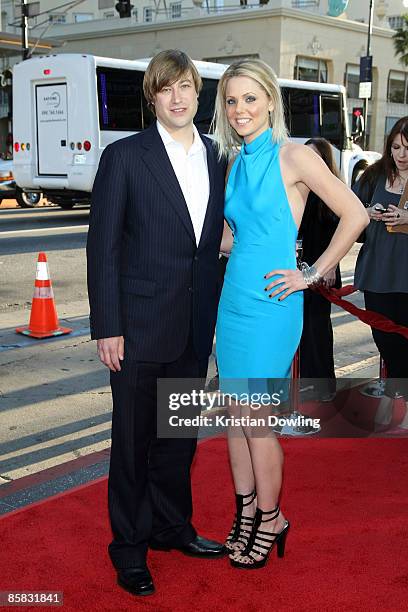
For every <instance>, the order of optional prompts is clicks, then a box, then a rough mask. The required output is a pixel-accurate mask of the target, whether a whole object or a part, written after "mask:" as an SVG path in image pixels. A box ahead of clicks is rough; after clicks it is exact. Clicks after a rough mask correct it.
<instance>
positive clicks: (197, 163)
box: [157, 121, 210, 245]
mask: <svg viewBox="0 0 408 612" xmlns="http://www.w3.org/2000/svg"><path fill="white" fill-rule="evenodd" d="M157 130H158V132H159V134H160V136H161V139H162V140H163V144H164V146H165V148H166V152H167V155H168V156H169V159H170V162H171V165H172V166H173V170H174V173H175V175H176V177H177V180H178V182H179V185H180V187H181V191H182V192H183V195H184V199H185V201H186V204H187V208H188V212H189V214H190V218H191V222H192V224H193V228H194V234H195V238H196V244H197V245H198V243H199V242H200V237H201V232H202V230H203V225H204V218H205V213H206V211H207V204H208V198H209V195H210V181H209V178H208V165H207V149H206V148H205V145H204V143H203V141H202V140H201V138H200V134H199V133H198V130H197V128H196V127H195V125H193V131H194V141H193V144H192V145H191V147H190V149H189V150H188V152H187V153H186V150H185V149H184V146H183V145H182V144H181V143H180V142H177V141H176V140H174V138H173V137H172V136H171V135H170V134H169V132H168V131H167V130H166V129H165V128H164V127H163V126H162V125H161V123H160V122H159V121H157Z"/></svg>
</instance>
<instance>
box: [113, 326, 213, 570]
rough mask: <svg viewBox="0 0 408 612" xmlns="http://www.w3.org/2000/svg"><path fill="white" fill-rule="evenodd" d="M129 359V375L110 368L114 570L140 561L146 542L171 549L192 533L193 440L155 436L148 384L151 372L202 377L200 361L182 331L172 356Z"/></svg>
mask: <svg viewBox="0 0 408 612" xmlns="http://www.w3.org/2000/svg"><path fill="white" fill-rule="evenodd" d="M125 350H126V344H125ZM134 365H135V367H134V369H133V371H134V375H133V374H132V376H129V375H128V374H127V375H124V373H123V371H121V372H111V388H112V398H113V415H112V448H111V460H110V469H109V481H108V501H109V515H110V520H111V527H112V532H113V538H114V539H113V541H112V542H111V544H110V545H109V555H110V557H111V560H112V563H113V565H114V566H115V567H116V568H125V567H137V566H142V565H144V564H145V562H146V554H147V548H148V544H149V542H154V543H155V544H159V545H160V544H161V545H165V546H175V547H177V546H182V545H184V544H188V543H189V542H191V541H192V540H193V539H194V538H195V536H196V531H195V530H194V528H193V526H192V524H191V515H192V499H191V482H190V467H191V463H192V460H193V457H194V453H195V450H196V446H197V439H191V438H190V439H168V438H167V439H166V438H161V439H157V436H156V420H157V419H156V410H157V408H156V396H157V389H156V385H157V378H205V376H206V373H207V367H208V359H205V360H201V361H200V360H198V359H197V358H196V356H195V353H194V350H193V347H192V342H191V334H190V338H189V341H188V344H187V347H186V349H185V351H184V353H183V354H182V355H181V356H180V357H179V358H178V359H177V360H176V361H174V362H172V363H145V362H137V363H135V364H134Z"/></svg>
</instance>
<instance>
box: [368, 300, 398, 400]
mask: <svg viewBox="0 0 408 612" xmlns="http://www.w3.org/2000/svg"><path fill="white" fill-rule="evenodd" d="M364 302H365V306H366V308H367V310H374V312H378V313H379V314H382V315H384V316H385V317H388V318H389V319H391V320H392V321H394V322H395V323H398V324H399V325H404V326H406V327H407V326H408V293H374V292H373V291H364ZM371 332H372V334H373V338H374V342H375V344H376V345H377V348H378V350H379V352H380V355H381V357H382V358H383V359H384V362H385V365H386V368H387V377H388V380H387V381H386V385H385V395H388V396H389V397H394V394H395V392H399V393H402V394H403V395H404V397H405V399H408V340H407V339H406V338H404V336H401V335H400V334H392V333H389V332H384V331H381V330H379V329H375V328H374V327H372V328H371ZM397 379H399V380H397Z"/></svg>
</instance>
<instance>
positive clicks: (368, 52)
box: [363, 0, 374, 149]
mask: <svg viewBox="0 0 408 612" xmlns="http://www.w3.org/2000/svg"><path fill="white" fill-rule="evenodd" d="M373 14H374V0H370V13H369V17H368V34H367V57H370V56H371V37H372V34H373ZM363 109H364V110H363V113H364V149H367V144H368V139H367V125H368V98H364V106H363Z"/></svg>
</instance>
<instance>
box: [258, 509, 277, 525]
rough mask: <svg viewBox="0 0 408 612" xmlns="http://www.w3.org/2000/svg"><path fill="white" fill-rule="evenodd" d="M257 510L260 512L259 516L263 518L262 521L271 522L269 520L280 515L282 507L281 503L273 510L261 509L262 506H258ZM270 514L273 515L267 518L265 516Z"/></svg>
mask: <svg viewBox="0 0 408 612" xmlns="http://www.w3.org/2000/svg"><path fill="white" fill-rule="evenodd" d="M256 512H257V513H258V515H259V518H260V519H261V523H269V521H273V520H275V519H276V518H277V517H278V515H279V512H280V508H279V505H277V506H275V508H274V509H273V510H261V509H260V508H257V509H256ZM270 514H272V516H271V517H269V518H265V519H264V518H263V517H264V516H268V515H270Z"/></svg>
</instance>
